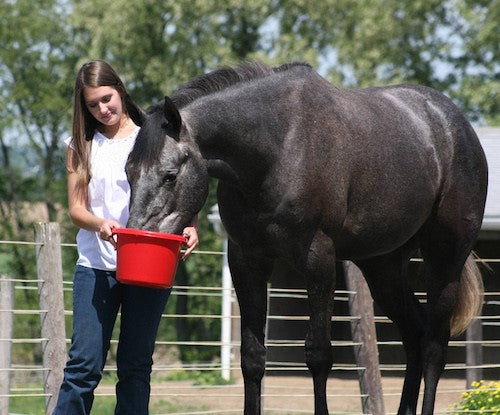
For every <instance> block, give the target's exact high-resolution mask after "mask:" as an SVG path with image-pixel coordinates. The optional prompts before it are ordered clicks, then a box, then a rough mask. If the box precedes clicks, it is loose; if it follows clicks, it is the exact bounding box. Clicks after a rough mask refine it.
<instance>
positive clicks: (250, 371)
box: [228, 241, 272, 415]
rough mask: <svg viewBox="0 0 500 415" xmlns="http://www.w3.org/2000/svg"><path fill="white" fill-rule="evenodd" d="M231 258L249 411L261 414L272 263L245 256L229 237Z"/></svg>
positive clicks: (229, 255) (246, 400)
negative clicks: (238, 311) (269, 282)
mask: <svg viewBox="0 0 500 415" xmlns="http://www.w3.org/2000/svg"><path fill="white" fill-rule="evenodd" d="M228 260H229V266H230V269H231V276H232V279H233V285H234V288H235V291H236V295H237V297H238V303H239V305H240V314H241V369H242V373H243V380H244V383H245V410H244V413H245V415H260V414H261V382H262V377H263V376H264V372H265V366H266V349H265V346H264V340H265V335H264V329H265V324H266V310H267V281H268V279H269V276H270V274H271V272H272V264H270V263H269V262H267V261H266V260H263V259H262V258H260V257H248V256H245V255H244V254H243V253H242V251H241V249H240V248H239V247H238V246H236V245H235V244H233V243H231V241H229V243H228Z"/></svg>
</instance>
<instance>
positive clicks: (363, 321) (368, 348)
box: [344, 261, 385, 415]
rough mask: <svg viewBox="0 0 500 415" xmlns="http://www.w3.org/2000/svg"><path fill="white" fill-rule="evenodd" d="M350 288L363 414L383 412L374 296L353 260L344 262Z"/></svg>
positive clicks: (352, 324) (352, 330)
mask: <svg viewBox="0 0 500 415" xmlns="http://www.w3.org/2000/svg"><path fill="white" fill-rule="evenodd" d="M344 274H345V280H346V285H347V289H348V290H349V291H355V292H356V294H355V295H354V296H349V309H350V314H351V316H352V317H355V316H359V317H360V318H359V320H358V319H356V320H352V321H351V332H352V339H353V342H354V343H359V345H356V346H354V357H355V359H356V364H357V365H358V366H359V367H362V368H363V369H361V370H359V371H358V375H359V389H360V392H361V395H362V396H361V405H362V409H363V413H364V414H373V415H384V414H385V407H384V396H383V393H382V379H381V376H380V369H379V365H378V349H377V334H376V331H375V322H374V315H373V299H372V297H371V294H370V290H369V289H368V285H367V284H366V281H365V280H364V278H363V275H362V273H361V271H360V270H359V268H358V267H357V266H356V265H354V264H353V263H352V262H350V261H345V262H344Z"/></svg>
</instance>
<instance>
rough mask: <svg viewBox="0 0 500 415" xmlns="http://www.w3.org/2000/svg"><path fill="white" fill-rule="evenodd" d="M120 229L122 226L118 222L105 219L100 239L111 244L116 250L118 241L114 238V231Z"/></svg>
mask: <svg viewBox="0 0 500 415" xmlns="http://www.w3.org/2000/svg"><path fill="white" fill-rule="evenodd" d="M120 227H121V225H120V224H119V223H118V222H117V221H116V220H112V219H104V220H103V222H102V223H101V226H100V227H99V231H98V233H99V238H101V239H102V240H103V241H107V242H109V243H110V244H111V245H113V247H114V248H115V249H116V241H115V239H114V238H113V229H115V228H120Z"/></svg>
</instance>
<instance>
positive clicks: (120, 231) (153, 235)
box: [113, 228, 187, 243]
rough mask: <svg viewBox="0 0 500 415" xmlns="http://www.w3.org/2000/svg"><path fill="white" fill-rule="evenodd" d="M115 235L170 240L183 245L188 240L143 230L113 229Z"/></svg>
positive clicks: (171, 234) (169, 234)
mask: <svg viewBox="0 0 500 415" xmlns="http://www.w3.org/2000/svg"><path fill="white" fill-rule="evenodd" d="M113 234H116V235H120V234H122V235H133V236H147V237H150V238H159V239H168V240H171V241H178V242H183V243H186V242H187V239H186V238H185V237H184V236H181V235H176V234H173V233H165V232H155V231H145V230H142V229H134V228H115V229H113Z"/></svg>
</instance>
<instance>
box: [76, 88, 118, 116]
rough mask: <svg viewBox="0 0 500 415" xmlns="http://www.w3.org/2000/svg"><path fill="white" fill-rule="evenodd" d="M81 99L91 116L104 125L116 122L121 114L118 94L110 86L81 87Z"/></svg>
mask: <svg viewBox="0 0 500 415" xmlns="http://www.w3.org/2000/svg"><path fill="white" fill-rule="evenodd" d="M83 99H84V100H85V105H86V106H87V109H88V110H89V112H90V113H91V114H92V116H93V117H94V118H95V119H96V120H97V121H99V122H100V123H101V124H103V125H105V126H112V125H115V124H118V123H119V122H120V120H121V118H122V116H123V105H122V99H121V97H120V94H119V93H118V91H117V90H116V89H114V88H113V87H110V86H99V87H91V86H86V87H85V88H83Z"/></svg>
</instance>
